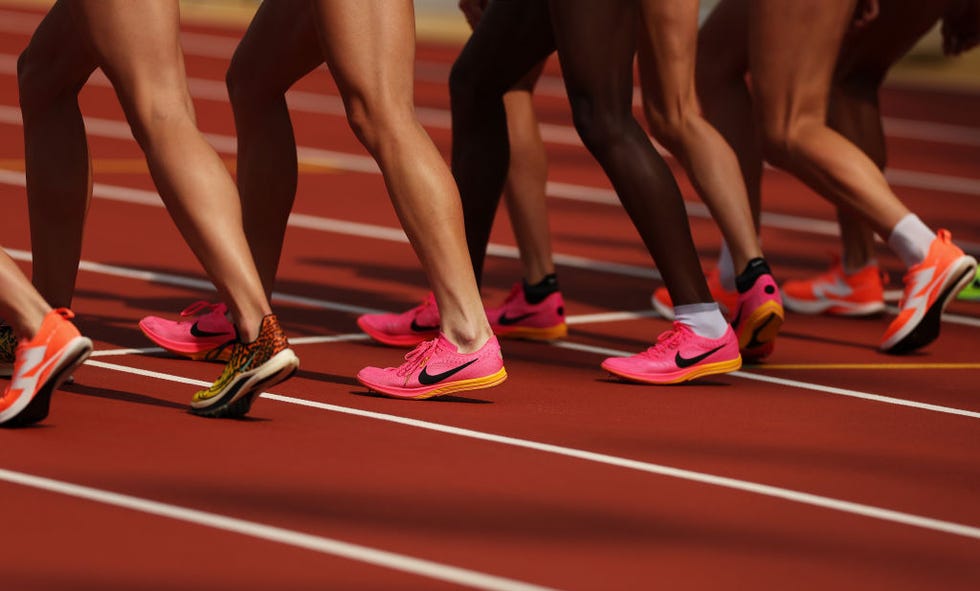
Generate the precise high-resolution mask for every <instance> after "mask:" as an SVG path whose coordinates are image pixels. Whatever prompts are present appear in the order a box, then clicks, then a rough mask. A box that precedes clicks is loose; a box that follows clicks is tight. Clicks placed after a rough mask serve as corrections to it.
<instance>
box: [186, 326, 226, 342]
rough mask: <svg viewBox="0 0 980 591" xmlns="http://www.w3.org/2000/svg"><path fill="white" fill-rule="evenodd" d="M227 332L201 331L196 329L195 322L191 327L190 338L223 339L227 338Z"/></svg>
mask: <svg viewBox="0 0 980 591" xmlns="http://www.w3.org/2000/svg"><path fill="white" fill-rule="evenodd" d="M227 335H228V333H227V332H211V331H208V330H201V329H200V328H198V327H197V322H195V323H194V324H192V325H191V336H195V337H200V338H206V337H223V336H227Z"/></svg>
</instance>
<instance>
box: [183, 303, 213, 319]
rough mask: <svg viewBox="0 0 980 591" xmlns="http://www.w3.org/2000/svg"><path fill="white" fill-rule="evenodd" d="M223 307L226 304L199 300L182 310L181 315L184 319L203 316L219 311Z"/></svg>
mask: <svg viewBox="0 0 980 591" xmlns="http://www.w3.org/2000/svg"><path fill="white" fill-rule="evenodd" d="M222 306H224V304H221V303H217V304H212V303H211V302H209V301H207V300H198V301H196V302H194V303H193V304H191V305H190V306H187V307H186V308H184V309H183V310H181V312H180V315H181V317H183V318H187V317H188V316H203V315H204V314H209V313H211V312H214V311H216V310H218V309H219V308H221V307H222Z"/></svg>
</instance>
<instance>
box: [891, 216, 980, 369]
mask: <svg viewBox="0 0 980 591" xmlns="http://www.w3.org/2000/svg"><path fill="white" fill-rule="evenodd" d="M976 272H977V261H976V259H974V258H973V257H971V256H967V255H966V254H963V251H962V250H960V249H959V247H957V246H956V245H955V244H953V242H952V239H951V236H950V234H949V231H947V230H940V231H939V232H938V233H937V235H936V238H935V239H933V241H932V244H931V245H930V246H929V252H928V254H927V255H926V258H925V259H924V260H923V261H922V262H921V263H919V264H918V265H914V266H912V267H911V268H910V269H909V270H908V272H907V273H906V274H905V279H904V284H905V290H904V291H903V293H902V300H901V301H900V302H899V304H898V308H899V310H898V317H897V318H895V319H894V320H893V321H892V322H891V324H890V325H888V330H886V331H885V335H884V337H882V339H881V350H882V351H884V352H885V353H907V352H909V351H914V350H915V349H919V348H921V347H924V346H926V345H928V344H929V343H931V342H932V341H934V340H936V338H937V337H938V336H939V327H940V318H941V316H942V313H943V310H944V309H945V308H946V305H947V304H949V302H950V301H951V300H952V299H953V298H955V297H956V294H958V293H959V292H960V290H962V289H963V288H965V287H966V286H967V285H969V284H970V282H971V281H973V279H974V277H975V274H976Z"/></svg>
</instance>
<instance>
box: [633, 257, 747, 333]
mask: <svg viewBox="0 0 980 591" xmlns="http://www.w3.org/2000/svg"><path fill="white" fill-rule="evenodd" d="M704 279H705V281H707V282H708V290H709V291H710V292H711V297H712V298H713V299H714V300H715V301H716V302H718V306H719V307H720V308H721V313H722V314H723V315H724V316H725V318H730V317H731V315H732V312H733V311H734V310H735V307H736V306H737V305H738V292H737V291H735V290H732V291H728V290H727V289H725V288H724V286H722V284H721V272H720V271H718V269H717V267H716V268H714V269H712V270H710V271H708V273H707V274H706V275H705V276H704ZM650 303H651V304H652V305H653V309H654V310H656V311H657V314H660V315H661V316H662V317H664V318H666V319H667V320H673V319H674V303H673V302H672V301H671V300H670V293H668V292H667V288H666V287H658V288H657V289H656V291H654V292H653V295H652V296H651V297H650Z"/></svg>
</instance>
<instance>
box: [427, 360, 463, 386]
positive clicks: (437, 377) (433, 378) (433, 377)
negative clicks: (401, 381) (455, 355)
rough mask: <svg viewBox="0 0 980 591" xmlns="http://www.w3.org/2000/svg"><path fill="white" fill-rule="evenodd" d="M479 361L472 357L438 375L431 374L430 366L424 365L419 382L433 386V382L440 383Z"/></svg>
mask: <svg viewBox="0 0 980 591" xmlns="http://www.w3.org/2000/svg"><path fill="white" fill-rule="evenodd" d="M477 361H478V360H477V359H470V360H469V361H467V362H466V363H464V364H463V365H458V366H456V367H454V368H452V369H448V370H446V371H444V372H442V373H437V374H436V375H431V374H430V373H429V371H428V370H429V368H428V367H423V368H422V373H420V374H419V383H420V384H422V385H423V386H431V385H432V384H438V383H439V382H441V381H443V380H444V379H446V378H448V377H452V376H454V375H456V374H457V373H459V372H461V371H463V370H464V369H466V368H467V367H469V366H471V365H473V364H474V363H476V362H477Z"/></svg>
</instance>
